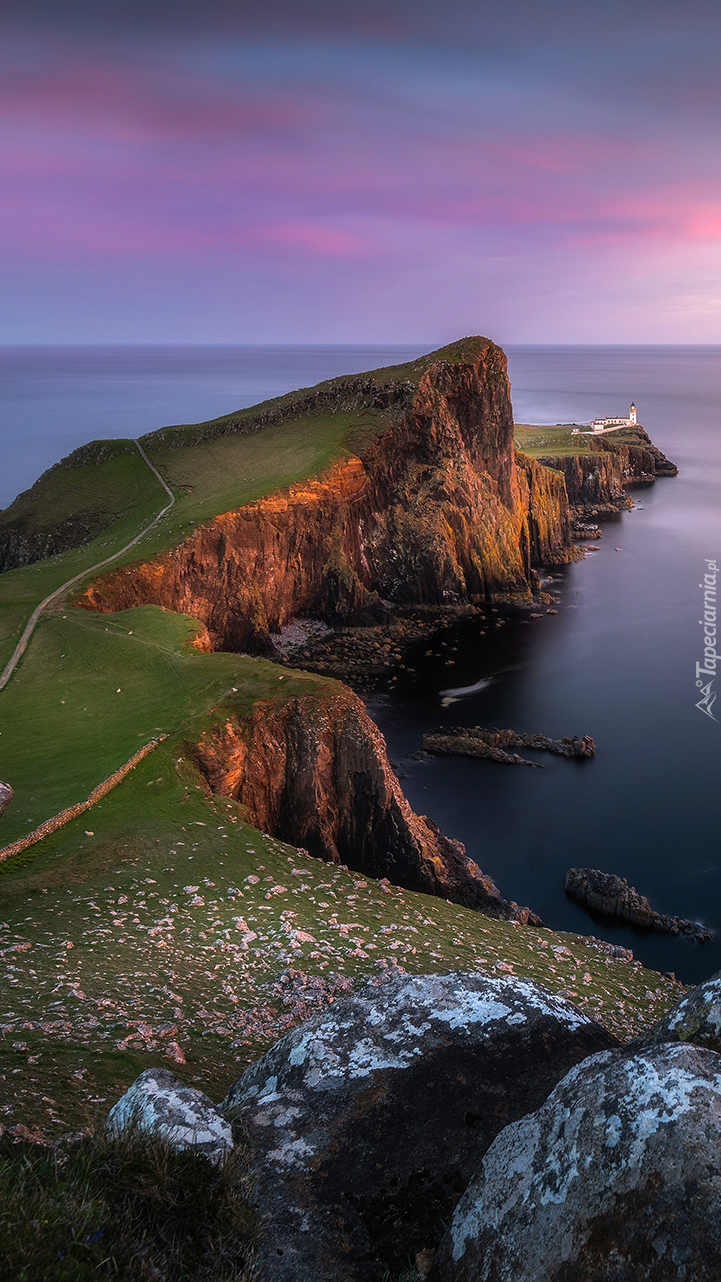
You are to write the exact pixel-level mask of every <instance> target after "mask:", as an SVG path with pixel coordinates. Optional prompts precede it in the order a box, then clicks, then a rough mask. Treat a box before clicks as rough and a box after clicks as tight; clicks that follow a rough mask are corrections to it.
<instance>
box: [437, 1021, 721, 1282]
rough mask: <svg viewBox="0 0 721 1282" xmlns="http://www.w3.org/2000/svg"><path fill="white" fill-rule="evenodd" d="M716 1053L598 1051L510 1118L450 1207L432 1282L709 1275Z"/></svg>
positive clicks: (718, 1188) (701, 1279)
mask: <svg viewBox="0 0 721 1282" xmlns="http://www.w3.org/2000/svg"><path fill="white" fill-rule="evenodd" d="M719 1276H721V1057H719V1055H717V1054H716V1052H714V1051H708V1050H700V1049H698V1048H696V1047H693V1046H654V1047H651V1048H649V1049H648V1050H646V1051H643V1052H640V1053H637V1054H634V1055H628V1054H626V1053H623V1052H608V1051H607V1052H603V1053H601V1054H599V1055H594V1056H592V1057H591V1058H590V1059H588V1060H586V1062H585V1063H583V1064H579V1065H578V1066H577V1067H576V1068H573V1069H572V1070H571V1071H570V1072H569V1074H568V1075H567V1077H565V1078H564V1080H563V1081H562V1082H560V1083H559V1084H558V1086H557V1087H556V1088H555V1090H554V1091H553V1092H552V1094H551V1095H550V1096H549V1098H548V1100H547V1101H546V1103H545V1104H543V1105H542V1106H541V1108H539V1109H538V1111H537V1112H535V1113H534V1114H532V1115H531V1116H529V1117H524V1118H522V1119H521V1120H520V1121H517V1122H514V1123H513V1124H512V1125H510V1126H508V1127H506V1129H505V1130H504V1131H502V1132H501V1134H500V1135H499V1136H498V1138H497V1139H496V1140H495V1142H494V1143H493V1144H492V1145H491V1147H490V1148H489V1149H488V1152H487V1153H486V1155H485V1158H484V1159H483V1162H482V1165H481V1168H480V1170H479V1172H478V1174H477V1176H476V1178H475V1179H474V1180H473V1182H472V1184H470V1186H469V1187H468V1189H467V1190H466V1192H465V1194H464V1196H463V1197H462V1198H461V1200H460V1202H459V1204H458V1206H457V1207H456V1211H455V1214H454V1216H453V1220H452V1223H451V1227H450V1229H449V1231H448V1233H447V1234H446V1236H445V1238H444V1240H443V1242H442V1243H441V1246H440V1249H439V1251H438V1254H437V1256H436V1259H435V1262H434V1267H433V1270H432V1273H431V1277H433V1278H435V1279H442V1282H471V1280H472V1282H483V1280H484V1279H487V1280H488V1282H490V1279H493V1282H538V1279H539V1278H540V1277H543V1279H544V1282H580V1279H583V1282H672V1280H673V1282H677V1279H686V1282H712V1280H713V1282H717V1279H718V1278H719Z"/></svg>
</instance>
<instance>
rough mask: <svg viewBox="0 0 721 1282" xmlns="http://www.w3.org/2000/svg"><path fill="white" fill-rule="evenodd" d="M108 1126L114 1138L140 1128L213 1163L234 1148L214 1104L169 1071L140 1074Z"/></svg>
mask: <svg viewBox="0 0 721 1282" xmlns="http://www.w3.org/2000/svg"><path fill="white" fill-rule="evenodd" d="M181 1054H182V1052H181ZM106 1126H107V1129H108V1131H109V1132H110V1133H111V1134H112V1133H116V1134H118V1133H121V1132H123V1131H126V1130H128V1129H129V1128H131V1127H137V1128H138V1129H139V1130H142V1131H148V1132H149V1133H151V1134H154V1135H160V1136H162V1137H163V1138H164V1139H166V1140H168V1141H169V1143H170V1144H172V1146H173V1148H176V1149H185V1148H193V1149H197V1150H199V1152H201V1153H205V1155H206V1156H207V1157H209V1158H210V1160H211V1161H212V1162H218V1161H220V1159H221V1158H222V1156H223V1154H224V1153H225V1152H226V1151H227V1150H228V1149H231V1148H232V1147H233V1140H232V1135H231V1130H230V1126H229V1124H228V1122H227V1121H226V1120H225V1118H223V1117H222V1116H221V1115H220V1113H219V1112H218V1110H217V1109H216V1107H215V1105H214V1104H213V1102H212V1100H211V1099H209V1098H208V1096H207V1095H204V1094H203V1092H202V1091H198V1090H196V1089H195V1088H194V1087H193V1086H184V1085H183V1083H182V1082H181V1081H179V1079H178V1078H177V1077H176V1076H175V1074H174V1073H171V1071H170V1069H169V1068H148V1069H146V1070H145V1072H144V1073H141V1074H140V1077H137V1078H136V1079H135V1081H134V1082H133V1084H132V1086H131V1087H130V1089H129V1090H127V1091H126V1092H125V1094H124V1095H123V1096H122V1097H121V1099H119V1100H118V1102H117V1104H116V1105H115V1106H114V1108H112V1109H111V1110H110V1113H109V1115H108V1120H107V1123H106Z"/></svg>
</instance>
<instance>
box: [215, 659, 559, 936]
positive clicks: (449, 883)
mask: <svg viewBox="0 0 721 1282" xmlns="http://www.w3.org/2000/svg"><path fill="white" fill-rule="evenodd" d="M195 755H196V761H197V763H198V765H199V767H200V769H201V771H202V772H203V774H204V776H205V778H206V779H207V781H208V784H209V786H210V788H211V789H212V791H213V792H216V793H220V794H221V795H222V796H225V797H233V798H235V799H236V800H237V801H239V802H240V803H241V805H243V806H244V807H245V809H246V813H247V816H248V819H249V820H250V822H251V823H253V824H255V826H256V827H257V828H260V829H261V831H262V832H269V833H272V834H273V836H275V837H279V838H280V839H281V840H283V841H290V842H292V844H293V845H296V846H297V845H301V846H303V848H304V849H305V850H307V851H308V852H309V853H310V854H311V855H315V856H316V857H318V858H321V859H325V860H327V861H328V862H329V863H345V864H347V865H348V866H349V868H353V869H355V870H356V871H357V872H362V873H365V874H366V875H368V876H371V877H378V878H380V877H388V878H389V879H390V880H391V881H392V882H393V883H394V884H396V885H400V886H405V887H406V889H408V890H420V891H423V892H424V893H425V894H429V895H440V896H442V897H443V898H444V899H450V900H452V901H453V902H454V903H458V904H464V905H466V907H468V908H475V909H478V910H479V911H480V912H484V913H486V914H487V915H488V916H490V917H496V918H500V919H501V920H504V921H518V922H521V923H523V924H525V923H527V922H528V921H531V922H533V923H535V924H539V925H540V924H542V923H541V922H540V918H538V917H536V916H535V915H534V914H533V913H532V912H530V910H529V909H528V908H519V906H518V904H516V903H514V902H513V901H512V900H511V901H509V900H506V899H502V898H501V894H500V891H499V890H498V888H497V887H496V886H495V885H494V883H493V881H492V879H491V878H490V877H489V876H487V875H486V874H485V873H483V872H482V871H481V869H480V868H479V867H478V865H477V864H476V863H475V862H474V861H473V860H472V859H470V858H469V857H468V855H467V854H466V852H465V847H464V846H463V845H462V843H461V842H460V841H454V840H452V839H451V838H449V837H445V836H444V835H443V833H442V832H441V831H440V830H439V829H438V827H437V825H436V824H434V823H433V822H432V820H430V819H427V818H426V817H425V816H419V815H416V814H414V813H413V811H412V810H411V807H410V806H409V804H408V802H407V801H406V799H405V797H404V796H403V793H402V791H401V786H400V784H399V782H398V780H397V778H396V776H395V774H394V773H393V771H392V769H391V767H390V764H389V761H388V757H387V755H386V745H385V740H384V738H383V735H382V734H381V732H380V730H379V729H378V727H377V726H376V725H374V723H373V722H372V721H371V719H370V717H369V716H368V714H367V712H366V710H365V707H364V705H363V703H362V701H361V700H360V699H359V698H358V696H357V695H355V694H353V692H352V691H351V690H349V689H348V688H347V687H345V686H342V685H336V684H334V685H332V686H328V687H325V688H317V689H315V690H314V692H313V693H312V694H309V695H308V696H307V697H305V698H296V699H290V700H288V702H287V703H285V704H283V705H282V707H281V708H279V709H276V710H272V709H268V708H267V707H264V706H263V705H257V706H256V707H255V708H254V710H253V713H252V715H251V717H250V718H248V719H247V720H244V721H240V720H239V719H237V718H235V717H233V716H229V717H228V718H227V719H226V721H225V724H224V725H223V726H222V728H220V729H214V730H211V731H208V732H207V733H206V734H205V735H204V736H203V738H202V740H201V742H200V744H199V745H198V746H197V749H196V754H195Z"/></svg>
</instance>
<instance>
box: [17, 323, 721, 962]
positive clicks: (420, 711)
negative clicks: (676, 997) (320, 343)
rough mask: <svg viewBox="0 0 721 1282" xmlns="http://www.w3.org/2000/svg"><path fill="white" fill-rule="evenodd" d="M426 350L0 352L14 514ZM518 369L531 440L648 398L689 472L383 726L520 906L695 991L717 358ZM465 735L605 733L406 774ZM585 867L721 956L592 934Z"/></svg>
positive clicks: (415, 798) (713, 789)
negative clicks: (111, 441)
mask: <svg viewBox="0 0 721 1282" xmlns="http://www.w3.org/2000/svg"><path fill="white" fill-rule="evenodd" d="M420 351H421V349H419V348H408V347H403V348H400V347H399V348H395V349H389V348H385V347H384V348H376V349H372V348H368V347H364V348H327V347H326V348H256V349H251V348H231V347H228V348H208V347H201V348H177V347H171V348H138V349H129V348H116V349H112V348H111V349H107V348H105V349H103V348H100V349H77V348H75V349H73V348H70V349H59V348H45V349H29V348H22V349H8V348H6V349H0V416H1V420H0V421H1V422H2V429H1V430H2V438H1V439H2V443H3V469H2V478H1V480H0V483H1V485H2V489H0V503H3V504H7V503H8V502H9V501H10V500H11V499H12V497H13V496H14V494H15V493H16V492H17V491H18V490H20V489H23V488H25V487H27V486H28V485H29V484H31V483H32V481H33V480H35V478H36V477H37V476H38V474H39V473H40V472H41V471H42V470H43V469H44V468H45V467H48V466H49V465H50V464H51V463H53V462H55V461H56V459H58V458H59V457H61V456H62V455H63V454H66V453H68V451H69V450H71V449H73V448H74V447H75V446H76V445H79V444H81V443H82V442H84V441H87V440H89V439H92V438H93V437H109V436H130V435H133V436H136V435H140V434H142V433H143V432H146V431H149V430H151V429H153V428H156V427H160V426H162V425H164V424H166V423H170V422H193V421H197V420H200V419H204V418H210V417H212V416H214V415H216V414H220V413H224V412H228V411H230V410H232V409H236V408H240V407H241V406H244V405H251V404H253V403H255V402H257V401H259V400H262V399H265V398H267V397H271V396H275V395H279V394H281V393H282V392H286V391H289V390H292V389H293V388H296V387H300V386H309V385H311V384H313V383H315V382H318V381H319V380H321V379H323V378H328V377H332V376H334V375H336V374H341V373H348V372H352V371H355V370H361V369H372V368H374V367H377V366H379V365H386V364H391V363H396V362H401V361H404V360H408V359H411V358H412V357H414V356H416V355H419V354H420ZM509 367H510V374H511V380H512V384H513V397H514V408H515V413H516V418H517V419H518V420H519V421H521V422H539V423H555V422H570V421H584V420H588V419H590V418H592V417H595V416H596V415H597V414H606V413H608V414H617V413H624V412H625V411H626V409H627V407H628V405H629V403H630V401H631V400H635V401H636V404H637V406H638V411H639V419H640V421H641V422H642V423H643V424H644V426H645V427H646V428H647V430H648V431H649V433H650V435H651V436H652V438H653V439H654V440H655V441H656V443H657V444H658V445H659V446H660V447H661V449H663V450H664V451H665V452H666V453H667V454H668V455H669V456H670V457H671V458H672V459H673V460H674V461H675V462H676V463H677V464H678V466H679V469H680V474H679V476H678V477H676V478H673V479H667V480H661V481H658V482H657V483H656V485H655V486H653V487H651V488H649V489H639V490H637V491H635V497H636V499H637V502H638V503H639V505H640V506H639V508H638V509H637V510H636V511H634V512H631V513H627V514H624V515H623V517H622V518H621V520H620V521H619V522H618V523H617V524H614V525H606V526H605V527H604V538H603V540H602V541H601V547H600V551H598V552H596V553H594V554H593V555H592V556H589V557H588V558H587V559H586V560H585V561H584V562H582V563H580V564H578V565H574V566H570V567H568V568H562V569H561V570H559V569H555V570H553V571H552V573H553V576H554V582H553V589H554V591H555V592H556V593H557V594H558V595H560V597H561V604H560V605H559V607H558V611H559V613H558V614H557V615H556V616H544V618H543V619H539V620H537V621H536V622H534V623H525V624H524V623H521V622H520V621H514V620H510V621H508V622H507V623H506V624H505V626H503V627H501V628H489V629H487V630H486V634H485V636H481V635H480V631H481V629H480V626H479V625H477V624H473V625H468V626H466V627H464V628H458V629H456V630H454V631H453V632H452V633H449V634H448V635H447V636H445V637H444V638H443V639H445V640H446V641H447V642H448V647H447V648H446V650H445V651H444V652H443V653H442V654H441V650H442V647H441V646H440V645H437V646H434V655H433V656H431V657H429V658H426V657H425V654H424V650H423V649H422V650H421V652H420V654H419V656H418V664H417V668H418V679H417V682H416V684H414V685H412V686H410V685H409V686H408V687H407V688H406V689H404V690H401V691H398V692H397V693H395V694H394V695H393V697H392V699H391V698H386V697H383V698H377V699H375V700H374V701H373V702H372V705H371V712H372V714H373V715H374V716H375V718H376V719H377V720H378V721H379V723H380V724H381V727H382V729H383V731H384V733H385V734H386V737H387V739H388V744H389V750H390V753H391V756H392V757H393V758H394V759H395V760H396V761H397V762H398V763H399V765H400V767H401V769H402V771H403V773H405V775H406V776H407V777H406V778H405V780H404V783H403V786H404V788H405V790H406V793H407V795H408V797H409V799H410V801H411V803H412V805H413V806H414V808H415V809H416V810H418V811H419V812H421V813H424V814H429V815H431V816H432V817H433V818H434V819H436V820H437V822H438V823H439V824H440V825H441V827H442V828H443V830H444V831H445V832H447V833H448V834H449V835H451V836H455V837H458V838H460V839H461V840H462V841H464V842H465V843H466V846H467V848H468V851H469V853H470V854H472V855H473V857H474V858H475V859H477V860H478V862H479V864H480V865H481V867H482V868H483V869H484V870H485V871H487V872H489V873H491V874H492V875H493V876H494V877H495V879H496V881H497V884H498V885H499V887H500V889H501V892H502V893H503V894H504V895H505V896H507V897H509V898H513V899H516V900H517V901H518V902H519V903H524V904H530V905H531V906H532V907H533V908H534V909H535V910H536V911H537V912H539V913H540V914H541V915H542V916H543V918H544V919H545V921H546V922H547V923H548V924H549V925H550V926H554V927H557V928H563V929H574V930H579V931H582V932H584V933H594V934H596V935H598V936H604V937H605V938H609V939H613V940H614V942H617V943H623V944H626V945H627V946H630V947H632V948H633V949H634V952H635V954H636V956H637V957H640V958H641V959H642V960H643V961H645V962H647V963H648V964H649V965H652V966H654V967H656V968H658V969H660V970H674V971H676V973H677V974H678V975H679V976H680V977H681V978H683V979H686V980H689V981H694V980H698V979H701V978H704V977H706V976H707V975H708V974H710V973H711V972H712V971H714V970H717V969H719V968H721V843H720V842H719V831H720V829H721V800H720V797H719V763H720V761H721V754H720V753H719V745H720V744H721V724H720V723H717V722H715V721H711V720H709V719H708V718H707V717H705V716H703V715H702V714H701V713H700V712H699V711H698V710H697V709H696V708H695V706H694V704H695V702H696V699H697V697H698V696H697V693H696V688H695V684H694V677H695V672H694V665H695V662H696V660H697V659H698V658H699V657H700V654H701V646H700V633H701V629H700V628H699V625H698V620H699V618H700V614H699V601H700V591H699V587H698V584H699V581H700V578H701V575H702V573H703V570H704V558H706V557H709V558H712V557H719V556H720V555H721V504H720V501H719V500H720V498H721V349H719V348H658V347H655V348H629V347H624V348H616V349H614V348H558V347H556V348H530V347H526V348H511V349H510V350H509ZM616 547H619V548H621V549H622V550H621V551H620V552H615V551H614V549H615V548H616ZM451 646H456V647H457V649H456V650H455V651H453V652H452V657H453V659H454V664H453V665H448V664H447V662H446V654H447V653H448V649H449V648H450V647H451ZM479 684H480V688H479V689H477V690H476V691H475V692H474V693H471V694H454V693H453V691H454V690H456V691H457V690H458V689H460V688H464V687H468V686H474V685H479ZM719 685H720V686H721V681H720V682H719ZM444 692H445V693H444ZM717 706H718V707H719V716H720V717H721V699H719V701H718V704H717ZM459 723H464V724H469V725H474V724H479V723H480V724H486V725H501V726H510V727H513V728H515V729H519V730H537V731H541V732H543V733H545V734H549V735H564V734H591V735H593V736H594V738H595V740H596V744H597V749H598V751H597V756H596V758H595V760H593V761H589V762H580V763H578V762H573V761H565V760H559V759H556V758H551V757H548V756H545V757H539V758H538V759H539V760H542V761H543V762H544V769H543V770H531V769H528V768H526V767H503V766H497V765H494V764H493V763H490V762H473V761H463V760H462V759H446V760H443V759H439V760H437V761H432V762H413V761H410V760H407V759H406V757H405V754H407V753H410V752H413V751H416V750H417V749H418V748H419V747H420V740H421V736H422V734H423V732H424V731H425V730H426V729H429V728H431V727H433V726H437V725H439V724H459ZM572 865H591V866H594V867H600V868H604V869H606V870H608V871H613V872H617V873H620V874H621V875H622V876H626V877H628V878H629V880H630V881H631V882H632V883H633V884H635V885H636V887H637V888H638V889H639V890H640V891H641V892H642V893H644V894H647V895H648V896H649V898H650V899H651V902H652V904H653V905H654V907H656V908H658V909H659V910H660V911H664V912H668V913H678V914H680V915H682V916H689V917H693V918H698V919H700V920H704V921H708V922H710V923H711V924H712V925H714V926H715V927H716V929H717V930H718V931H719V935H718V939H719V942H718V943H716V942H714V943H712V944H707V945H704V946H703V947H699V946H698V945H693V944H691V943H690V942H689V941H686V940H684V939H667V938H665V937H663V936H657V935H652V936H648V935H644V934H642V933H640V932H636V931H632V930H631V929H628V928H624V927H620V926H619V927H616V926H614V925H609V923H608V922H592V921H591V920H590V919H589V917H588V915H587V914H586V913H585V912H583V911H582V910H581V909H580V908H578V907H576V906H574V905H573V904H572V903H571V902H570V901H568V900H567V899H566V897H565V895H564V892H563V878H564V874H565V871H566V869H567V868H568V867H570V866H572Z"/></svg>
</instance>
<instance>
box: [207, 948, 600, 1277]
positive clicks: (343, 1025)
mask: <svg viewBox="0 0 721 1282" xmlns="http://www.w3.org/2000/svg"><path fill="white" fill-rule="evenodd" d="M616 1044H617V1043H616V1042H615V1039H614V1038H613V1037H612V1036H611V1034H609V1033H608V1032H607V1031H606V1030H605V1029H604V1028H602V1027H601V1026H600V1025H599V1024H598V1023H596V1022H594V1021H593V1020H591V1019H588V1018H587V1017H586V1016H585V1015H583V1014H582V1013H581V1012H580V1011H579V1010H577V1009H576V1008H575V1007H574V1006H572V1005H570V1004H569V1003H568V1002H566V1001H564V1000H563V999H562V998H560V997H557V996H554V995H552V994H551V993H548V992H547V991H546V990H545V989H543V988H541V987H540V986H539V985H537V984H534V983H531V982H530V981H523V980H519V979H490V978H487V977H485V976H481V975H479V974H457V973H456V974H451V975H443V976H441V975H425V976H418V977H411V976H405V975H402V976H394V977H393V978H390V979H388V980H386V981H385V982H384V981H383V980H381V979H377V980H375V981H371V982H370V983H369V984H368V985H366V987H365V988H363V989H362V990H360V991H358V992H356V993H354V994H353V995H352V996H350V997H347V998H344V999H341V1000H339V1001H337V1002H335V1003H334V1005H333V1007H332V1010H331V1011H329V1012H327V1013H326V1014H324V1015H319V1016H316V1017H315V1018H312V1019H310V1020H308V1021H307V1022H306V1023H305V1024H303V1025H302V1026H301V1027H300V1028H297V1029H295V1030H294V1031H293V1032H291V1033H289V1034H288V1035H287V1036H286V1037H284V1038H282V1039H281V1041H279V1042H278V1043H277V1044H276V1045H275V1046H274V1047H273V1048H272V1049H271V1050H270V1051H269V1052H268V1053H267V1054H266V1055H265V1056H264V1057H263V1059H261V1060H260V1061H258V1062H257V1063H256V1064H253V1065H252V1066H251V1067H250V1068H249V1069H248V1070H247V1071H246V1072H245V1073H244V1074H243V1076H242V1077H240V1078H239V1079H238V1081H237V1082H236V1083H235V1085H234V1086H233V1087H231V1090H230V1091H229V1092H228V1095H227V1097H226V1099H225V1101H224V1104H223V1109H224V1112H225V1114H226V1115H227V1116H228V1117H236V1116H240V1117H241V1118H242V1120H243V1122H244V1124H245V1125H246V1127H247V1128H248V1131H249V1135H250V1141H251V1145H252V1148H253V1154H254V1155H253V1167H252V1174H253V1177H254V1181H255V1197H256V1200H257V1209H258V1213H259V1216H260V1223H261V1236H262V1237H263V1236H264V1239H265V1244H264V1246H262V1248H261V1259H262V1263H261V1273H260V1277H261V1278H262V1279H263V1282H271V1279H272V1280H273V1282H298V1279H299V1278H308V1279H310V1278H313V1279H318V1280H320V1279H323V1282H356V1280H358V1282H360V1280H361V1279H362V1280H363V1282H370V1280H371V1279H373V1280H374V1282H375V1280H376V1279H378V1280H380V1279H381V1278H382V1276H383V1274H384V1272H385V1271H386V1269H391V1270H396V1271H400V1270H401V1269H402V1268H403V1267H405V1265H406V1262H407V1260H408V1258H409V1256H410V1258H411V1259H412V1258H414V1255H415V1253H416V1252H417V1251H418V1248H419V1245H420V1244H422V1243H425V1245H426V1247H430V1248H432V1247H433V1246H434V1245H436V1244H437V1242H438V1240H439V1239H440V1236H441V1233H442V1222H443V1221H445V1222H447V1220H448V1217H449V1215H450V1213H451V1211H452V1209H453V1207H454V1205H455V1203H456V1201H457V1199H458V1197H459V1196H460V1194H461V1192H462V1190H463V1189H464V1188H465V1186H466V1184H467V1183H468V1181H469V1179H470V1178H471V1176H472V1175H473V1173H474V1171H475V1170H476V1168H477V1165H478V1162H479V1160H480V1156H481V1155H482V1154H483V1152H484V1151H485V1149H486V1148H487V1146H488V1145H489V1144H490V1142H491V1141H492V1139H493V1138H494V1137H495V1136H496V1135H497V1134H498V1132H499V1130H501V1128H502V1127H503V1126H504V1125H506V1124H507V1123H508V1122H510V1121H511V1120H513V1119H515V1118H517V1117H520V1116H522V1115H523V1114H525V1113H527V1112H529V1111H531V1110H532V1109H534V1108H536V1107H538V1104H539V1103H540V1102H541V1101H542V1100H544V1099H545V1098H546V1096H547V1094H548V1091H549V1090H550V1089H551V1087H552V1086H553V1085H555V1083H556V1082H557V1081H558V1080H559V1078H560V1077H561V1076H562V1075H563V1074H564V1073H565V1072H566V1071H567V1070H568V1068H569V1066H570V1065H571V1064H573V1063H576V1062H578V1060H580V1059H583V1058H585V1057H586V1056H587V1055H589V1054H592V1053H593V1052H594V1051H596V1050H598V1049H601V1048H605V1047H609V1046H611V1045H616Z"/></svg>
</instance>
